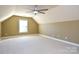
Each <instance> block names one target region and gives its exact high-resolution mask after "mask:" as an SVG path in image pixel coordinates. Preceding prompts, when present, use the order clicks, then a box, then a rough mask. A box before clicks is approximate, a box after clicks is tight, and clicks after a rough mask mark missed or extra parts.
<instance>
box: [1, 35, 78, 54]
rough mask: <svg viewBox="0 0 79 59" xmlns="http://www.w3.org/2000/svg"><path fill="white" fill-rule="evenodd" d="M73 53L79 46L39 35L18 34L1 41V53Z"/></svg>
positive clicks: (76, 51)
mask: <svg viewBox="0 0 79 59" xmlns="http://www.w3.org/2000/svg"><path fill="white" fill-rule="evenodd" d="M54 53H56V54H66V53H67V54H71V53H72V54H73V53H77V54H78V53H79V47H76V46H73V45H69V44H66V43H62V42H58V41H55V40H52V39H47V38H44V37H42V36H39V35H28V36H16V37H10V38H5V40H2V41H0V54H54Z"/></svg>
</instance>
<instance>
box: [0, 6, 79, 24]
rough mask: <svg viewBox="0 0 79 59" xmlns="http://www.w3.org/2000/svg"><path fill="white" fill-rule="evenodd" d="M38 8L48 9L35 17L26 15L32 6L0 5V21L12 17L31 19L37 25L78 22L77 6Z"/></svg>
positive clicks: (78, 12) (31, 14) (78, 9)
mask: <svg viewBox="0 0 79 59" xmlns="http://www.w3.org/2000/svg"><path fill="white" fill-rule="evenodd" d="M38 8H39V9H44V8H45V9H47V8H48V11H46V12H45V13H46V14H38V15H36V16H35V15H34V14H33V13H28V12H29V11H30V9H34V5H0V21H3V20H5V19H6V18H8V17H11V16H12V15H19V16H26V17H33V18H34V19H35V20H36V21H37V22H38V23H39V24H44V23H51V22H62V21H69V20H79V6H78V5H60V6H56V5H39V6H38Z"/></svg>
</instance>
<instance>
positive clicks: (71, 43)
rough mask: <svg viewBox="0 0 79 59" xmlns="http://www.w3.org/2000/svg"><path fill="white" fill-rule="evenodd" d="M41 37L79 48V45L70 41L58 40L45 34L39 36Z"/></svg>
mask: <svg viewBox="0 0 79 59" xmlns="http://www.w3.org/2000/svg"><path fill="white" fill-rule="evenodd" d="M39 35H40V36H42V37H45V38H49V39H53V40H56V41H60V42H64V43H67V44H70V45H74V46H78V47H79V44H77V43H73V42H68V41H65V40H61V39H57V38H54V37H51V36H47V35H43V34H39Z"/></svg>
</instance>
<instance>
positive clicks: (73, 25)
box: [39, 20, 79, 43]
mask: <svg viewBox="0 0 79 59" xmlns="http://www.w3.org/2000/svg"><path fill="white" fill-rule="evenodd" d="M39 31H40V33H42V34H46V35H49V36H52V37H56V38H59V39H62V40H67V41H71V42H75V43H79V20H77V21H66V22H57V23H48V24H40V26H39ZM66 37H68V38H66Z"/></svg>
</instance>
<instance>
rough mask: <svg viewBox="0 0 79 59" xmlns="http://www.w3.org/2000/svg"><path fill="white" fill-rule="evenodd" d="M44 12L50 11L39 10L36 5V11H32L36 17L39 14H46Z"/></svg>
mask: <svg viewBox="0 0 79 59" xmlns="http://www.w3.org/2000/svg"><path fill="white" fill-rule="evenodd" d="M44 11H48V9H38V5H35V6H34V9H32V10H31V12H33V13H34V15H37V14H38V13H41V14H45V12H44Z"/></svg>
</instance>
